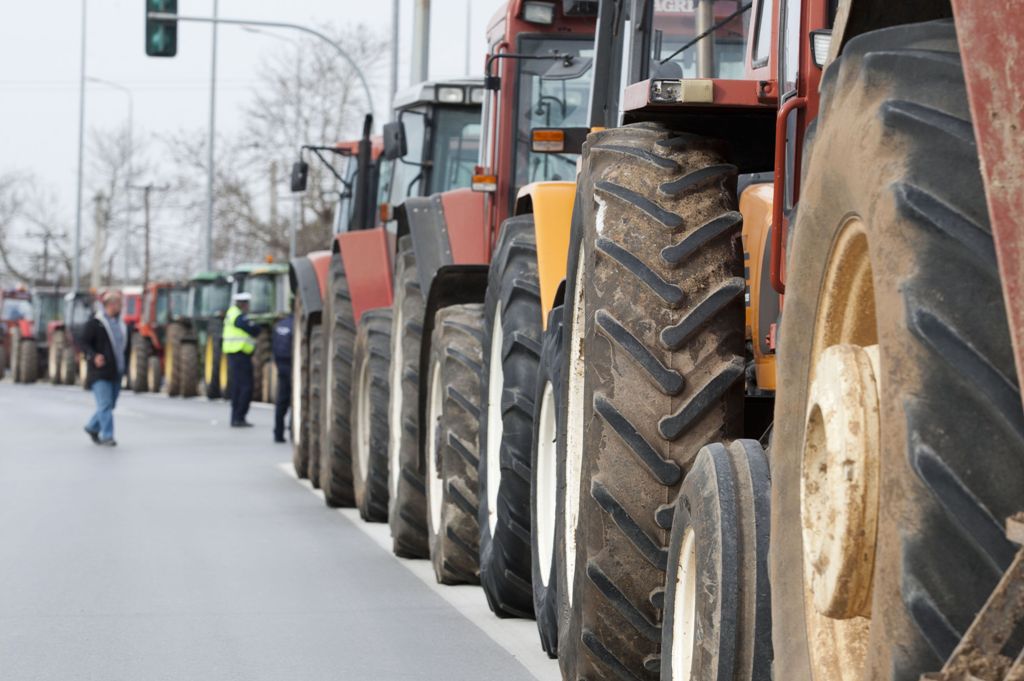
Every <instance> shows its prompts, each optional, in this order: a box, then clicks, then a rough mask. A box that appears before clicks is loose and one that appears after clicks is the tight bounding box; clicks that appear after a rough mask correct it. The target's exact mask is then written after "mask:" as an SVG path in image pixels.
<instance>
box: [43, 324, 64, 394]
mask: <svg viewBox="0 0 1024 681" xmlns="http://www.w3.org/2000/svg"><path fill="white" fill-rule="evenodd" d="M63 348H64V334H62V333H59V332H57V331H54V333H53V337H52V338H51V339H50V346H49V347H48V348H47V349H46V375H47V377H48V378H49V379H50V383H52V384H53V385H58V384H60V355H61V351H62V349H63Z"/></svg>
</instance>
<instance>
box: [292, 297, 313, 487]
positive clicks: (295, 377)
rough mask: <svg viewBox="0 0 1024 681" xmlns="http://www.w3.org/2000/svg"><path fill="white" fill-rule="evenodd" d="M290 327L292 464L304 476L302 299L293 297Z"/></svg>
mask: <svg viewBox="0 0 1024 681" xmlns="http://www.w3.org/2000/svg"><path fill="white" fill-rule="evenodd" d="M294 315H295V326H294V329H293V331H292V409H291V412H292V416H291V418H292V466H293V467H294V468H295V475H296V476H298V477H299V478H305V477H306V471H307V470H308V469H309V420H308V418H307V417H306V416H307V411H308V402H309V343H308V339H307V337H306V331H305V323H304V321H303V313H302V301H301V300H300V299H299V297H298V296H296V298H295V309H294Z"/></svg>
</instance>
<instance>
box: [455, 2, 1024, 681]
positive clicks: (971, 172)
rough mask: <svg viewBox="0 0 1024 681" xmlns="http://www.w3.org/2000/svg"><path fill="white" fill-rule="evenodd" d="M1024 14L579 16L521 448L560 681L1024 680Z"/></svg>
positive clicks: (615, 9) (614, 9) (801, 8)
mask: <svg viewBox="0 0 1024 681" xmlns="http://www.w3.org/2000/svg"><path fill="white" fill-rule="evenodd" d="M1018 11H1019V7H1015V6H1014V3H1006V2H1001V3H968V2H965V1H963V0H953V1H952V2H942V1H936V2H922V3H895V4H894V3H884V2H880V1H878V0H839V1H838V2H829V1H827V0H820V1H818V2H803V3H795V2H785V1H782V0H779V1H777V2H769V1H766V0H754V1H753V2H750V3H743V2H721V1H719V2H714V1H711V0H706V1H705V0H694V1H693V2H681V3H676V2H647V1H643V0H628V1H619V2H615V1H611V0H606V1H602V2H601V3H600V16H599V19H598V23H599V29H598V32H597V45H596V50H595V60H594V69H595V76H594V78H595V83H596V82H604V83H608V84H609V87H608V88H607V91H606V92H603V93H600V96H597V94H595V97H594V98H593V99H592V104H591V107H590V110H591V119H590V120H589V121H587V124H588V125H589V126H590V127H591V128H595V129H596V130H594V131H593V132H592V133H591V134H590V135H589V136H588V137H587V139H586V142H585V144H584V146H583V153H582V157H581V158H580V161H579V170H578V174H577V178H576V179H577V181H576V187H575V196H574V207H573V210H572V216H571V234H570V239H569V244H568V259H567V263H566V268H565V273H566V277H565V280H564V282H561V283H560V284H559V285H557V286H556V288H555V290H556V296H555V300H554V301H553V302H554V305H553V308H554V311H553V312H552V315H551V317H549V320H548V324H547V329H548V333H546V334H545V337H544V338H543V341H542V343H541V346H540V354H541V358H542V365H543V364H547V365H548V366H549V367H550V368H549V369H548V370H547V371H545V370H544V367H543V366H542V372H541V381H542V382H543V384H542V386H541V388H544V387H546V390H545V392H547V393H548V394H549V397H548V398H544V397H543V393H541V404H540V405H539V407H538V410H539V418H538V420H537V424H536V425H535V428H536V431H537V432H535V434H534V438H535V442H534V450H535V457H534V458H535V461H534V464H535V470H534V471H533V474H534V476H537V475H538V474H539V470H541V469H543V470H546V471H547V474H546V476H547V478H549V479H548V480H547V481H544V480H541V481H539V482H538V481H535V483H534V485H533V495H534V501H533V507H534V519H535V521H536V522H535V525H534V526H533V527H532V529H533V537H534V542H535V544H539V545H540V546H539V547H535V549H534V552H535V554H536V553H538V549H540V556H539V557H540V561H536V562H535V563H534V564H535V565H538V563H539V564H540V565H541V566H543V567H547V568H550V572H549V573H548V581H547V583H546V584H545V586H546V587H547V588H548V589H549V590H550V593H549V594H548V595H547V597H548V598H549V599H551V610H550V612H551V616H550V618H551V625H552V626H553V633H554V634H555V636H556V639H557V654H558V657H559V663H560V666H561V669H562V673H563V676H564V678H567V679H573V680H575V679H580V678H636V679H655V678H659V675H660V678H662V679H704V678H729V679H743V680H744V681H746V680H755V679H758V680H759V679H765V680H767V679H770V678H775V679H787V681H788V680H791V679H794V680H797V681H812V680H818V679H828V680H830V681H832V680H838V681H860V680H862V679H894V680H895V679H914V680H916V679H918V678H928V679H943V680H949V681H952V680H953V679H960V678H985V679H1004V678H1006V679H1009V678H1016V676H1015V675H1018V676H1019V675H1020V674H1022V673H1024V663H1022V659H1024V658H1022V656H1021V652H1020V634H1019V631H1020V629H1019V627H1020V626H1021V621H1022V619H1024V618H1022V614H1021V611H1020V608H1019V603H1020V598H1021V594H1022V593H1024V574H1022V570H1024V567H1022V565H1024V552H1021V551H1020V550H1019V549H1018V548H1017V547H1015V546H1014V543H1017V544H1019V543H1021V540H1022V539H1024V537H1022V530H1021V527H1022V525H1021V516H1020V515H1019V514H1020V513H1021V511H1022V508H1024V502H1022V499H1024V444H1022V441H1021V435H1020V434H1021V433H1022V432H1024V410H1022V405H1021V401H1020V391H1019V385H1020V379H1021V374H1022V372H1024V353H1022V351H1021V349H1020V348H1021V347H1022V345H1021V344H1020V343H1019V335H1020V333H1021V330H1022V328H1024V311H1022V310H1024V308H1022V305H1024V303H1022V302H1021V300H1020V297H1019V296H1018V295H1016V294H1015V293H1014V292H1015V291H1017V290H1019V288H1020V287H1021V286H1022V285H1024V282H1022V280H1021V275H1020V273H1021V269H1020V262H1019V261H1020V259H1019V248H1020V242H1021V239H1022V234H1024V232H1022V230H1021V229H1020V227H1019V220H1018V218H1017V215H1018V214H1019V210H1014V208H1019V204H1020V200H1019V197H1020V191H1021V189H1022V188H1024V186H1022V183H1024V180H1022V176H1021V174H1020V173H1019V172H1018V171H1017V170H1015V168H1016V167H1017V165H1019V160H1020V159H1021V158H1022V157H1024V140H1022V138H1021V137H1020V135H1019V134H1014V133H1013V132H1012V131H1013V130H1015V129H1020V128H1021V127H1022V126H1024V119H1022V117H1021V109H1020V106H1019V101H1020V99H1021V89H1020V82H1021V77H1022V75H1024V71H1022V69H1024V66H1022V65H1021V64H1022V63H1024V61H1022V60H1024V54H1021V48H1020V44H1021V40H1020V39H1021V34H1022V31H1021V25H1020V22H1019V21H1013V20H1012V19H1011V17H1013V16H1016V12H1018ZM624 48H627V49H624ZM595 89H596V88H595ZM595 104H596V106H595ZM600 128H607V129H604V130H600ZM561 133H562V134H563V135H564V136H565V137H568V136H569V135H570V134H571V131H569V130H563V131H561ZM551 134H552V135H553V136H556V135H557V131H551ZM536 141H537V140H536V138H535V142H536ZM1015 164H1016V165H1015ZM485 376H486V372H485ZM443 382H444V381H442V383H443ZM544 384H546V386H545V385H544ZM997 386H998V387H997ZM505 392H506V394H507V387H506V388H505ZM545 403H546V405H545ZM510 406H514V404H513V405H510ZM979 436H980V437H979ZM979 440H980V441H984V442H985V446H984V448H983V449H982V450H978V449H977V446H976V443H977V442H978V441H979ZM481 446H483V444H482V445H481ZM538 449H539V450H541V453H542V456H536V451H537V450H538ZM482 458H483V457H482ZM502 463H503V469H504V461H503V462H502ZM540 516H543V517H544V518H545V520H543V521H542V519H541V517H540ZM541 537H543V538H544V541H539V539H540V538H541ZM769 546H770V550H769ZM936 566H941V569H937V567H936ZM536 577H537V576H536V575H535V576H534V580H533V587H534V590H535V591H536V590H537V586H538V579H537V578H536ZM552 586H553V587H554V588H553V589H552ZM1011 602H1016V603H1017V604H1018V606H1017V607H1016V609H1013V608H1010V607H1007V604H1008V603H1011ZM538 615H540V613H538ZM773 634H774V636H773ZM1011 668H1012V669H1011ZM940 669H941V671H940Z"/></svg>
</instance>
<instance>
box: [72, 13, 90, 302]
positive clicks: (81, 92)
mask: <svg viewBox="0 0 1024 681" xmlns="http://www.w3.org/2000/svg"><path fill="white" fill-rule="evenodd" d="M86 2H87V0H82V54H81V56H80V58H79V65H78V66H79V72H78V187H77V189H76V190H75V251H74V253H72V254H71V257H72V260H71V290H72V291H77V290H78V286H79V284H80V283H81V282H80V278H81V275H82V263H81V258H82V253H81V250H82V160H83V157H84V156H85V9H86V7H85V6H86Z"/></svg>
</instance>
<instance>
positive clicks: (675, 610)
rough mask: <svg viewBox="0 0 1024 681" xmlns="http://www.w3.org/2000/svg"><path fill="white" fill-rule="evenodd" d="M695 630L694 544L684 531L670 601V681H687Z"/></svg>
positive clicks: (692, 538)
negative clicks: (673, 592) (672, 595)
mask: <svg viewBox="0 0 1024 681" xmlns="http://www.w3.org/2000/svg"><path fill="white" fill-rule="evenodd" d="M696 628H697V540H696V535H695V534H694V533H693V528H690V527H688V528H686V533H685V534H684V535H683V546H682V549H681V551H680V553H679V566H678V567H677V568H676V574H675V594H674V597H673V598H672V677H671V678H672V681H690V673H691V670H692V668H693V645H694V641H695V640H696V636H695V634H696Z"/></svg>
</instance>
